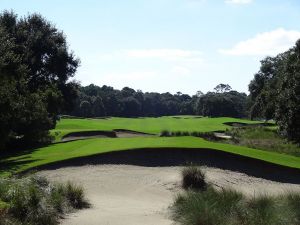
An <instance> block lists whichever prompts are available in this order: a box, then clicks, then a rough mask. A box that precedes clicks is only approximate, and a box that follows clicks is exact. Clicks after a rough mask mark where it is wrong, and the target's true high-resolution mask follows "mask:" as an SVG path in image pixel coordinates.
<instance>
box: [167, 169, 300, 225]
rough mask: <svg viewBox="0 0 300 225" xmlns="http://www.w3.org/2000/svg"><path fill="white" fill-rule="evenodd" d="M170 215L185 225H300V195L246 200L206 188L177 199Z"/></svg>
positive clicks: (233, 193)
mask: <svg viewBox="0 0 300 225" xmlns="http://www.w3.org/2000/svg"><path fill="white" fill-rule="evenodd" d="M185 170H186V169H185ZM197 171H198V173H199V171H201V170H200V169H199V168H198V170H197ZM183 179H184V177H183ZM204 180H205V177H204ZM171 211H172V218H173V219H174V220H175V221H176V222H178V223H179V224H182V225H300V193H287V194H285V195H281V196H278V197H272V196H258V197H251V198H247V197H245V196H244V195H243V194H242V193H240V192H237V191H235V190H233V189H221V190H217V189H215V188H214V187H212V186H211V185H209V184H207V188H206V189H205V190H196V189H188V191H186V192H185V193H183V194H180V195H178V196H177V197H176V199H175V202H174V204H173V206H172V207H171Z"/></svg>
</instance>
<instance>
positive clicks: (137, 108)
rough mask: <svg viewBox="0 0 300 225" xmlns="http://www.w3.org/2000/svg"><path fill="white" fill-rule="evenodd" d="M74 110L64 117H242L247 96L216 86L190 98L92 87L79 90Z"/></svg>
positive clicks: (188, 96) (181, 95)
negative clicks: (210, 90) (212, 89)
mask: <svg viewBox="0 0 300 225" xmlns="http://www.w3.org/2000/svg"><path fill="white" fill-rule="evenodd" d="M75 102H76V103H75V107H74V109H73V110H72V111H70V112H68V114H70V115H72V116H81V117H103V116H120V117H139V116H143V117H145V116H152V117H157V116H167V115H202V116H230V117H246V115H247V113H246V110H247V107H246V105H247V95H246V94H245V93H239V92H237V91H233V90H231V87H230V86H229V85H228V84H219V85H218V86H216V88H215V89H214V91H212V92H208V93H206V94H203V93H202V92H201V91H198V93H197V94H195V95H193V96H190V95H188V94H183V93H181V92H177V93H176V94H171V93H169V92H166V93H157V92H145V93H144V92H142V91H141V90H137V91H136V90H134V89H132V88H129V87H124V88H123V89H122V90H117V89H114V88H113V87H109V86H106V85H104V86H102V87H99V86H96V85H94V84H91V85H88V86H85V87H80V88H79V94H78V97H77V99H76V101H75Z"/></svg>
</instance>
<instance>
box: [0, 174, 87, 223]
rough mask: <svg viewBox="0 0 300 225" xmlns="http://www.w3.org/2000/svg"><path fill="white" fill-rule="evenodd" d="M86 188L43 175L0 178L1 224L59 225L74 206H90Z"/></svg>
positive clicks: (76, 207)
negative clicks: (51, 181)
mask: <svg viewBox="0 0 300 225" xmlns="http://www.w3.org/2000/svg"><path fill="white" fill-rule="evenodd" d="M88 206H89V204H88V202H87V201H86V200H85V197H84V192H83V189H82V188H81V187H79V186H76V185H74V184H71V183H68V184H66V185H64V184H51V183H50V182H48V181H47V180H46V179H45V178H43V177H38V176H30V177H25V178H7V179H4V178H1V179H0V225H9V224H15V225H41V224H43V225H56V224H58V219H59V218H60V217H61V216H62V215H63V214H64V213H67V212H70V211H73V210H74V209H80V208H84V207H88Z"/></svg>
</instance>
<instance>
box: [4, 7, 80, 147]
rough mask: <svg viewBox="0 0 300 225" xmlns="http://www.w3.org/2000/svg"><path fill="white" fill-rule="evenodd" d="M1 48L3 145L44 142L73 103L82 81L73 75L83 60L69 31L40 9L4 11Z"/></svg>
mask: <svg viewBox="0 0 300 225" xmlns="http://www.w3.org/2000/svg"><path fill="white" fill-rule="evenodd" d="M0 52H1V54H0V110H1V116H0V123H1V128H0V134H1V136H2V138H1V139H0V142H1V143H0V145H1V148H4V147H5V146H6V145H7V144H9V143H15V142H20V141H22V142H24V141H25V142H29V141H30V142H39V141H41V140H43V139H44V138H45V137H46V136H47V133H48V130H49V129H51V128H53V127H54V126H55V122H56V119H57V115H58V114H59V113H62V112H63V111H65V110H70V108H71V107H72V102H73V99H75V98H76V95H77V92H76V89H77V86H78V85H77V83H76V82H72V81H70V78H71V77H73V76H74V74H75V72H76V69H77V67H78V65H79V60H78V59H77V58H76V57H75V56H74V54H73V53H72V52H70V51H69V49H68V45H67V42H66V38H65V36H64V34H63V32H61V31H59V30H57V28H56V27H55V26H54V25H52V24H51V23H50V22H48V21H47V20H46V19H44V18H43V17H42V16H41V15H39V14H31V15H28V16H26V17H22V18H18V16H17V15H16V14H15V13H14V12H8V11H4V12H3V13H1V14H0Z"/></svg>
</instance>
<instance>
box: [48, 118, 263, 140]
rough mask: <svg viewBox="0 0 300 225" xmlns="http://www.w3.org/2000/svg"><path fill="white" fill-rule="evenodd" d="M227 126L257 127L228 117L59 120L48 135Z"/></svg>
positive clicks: (201, 128) (199, 130) (200, 130)
mask: <svg viewBox="0 0 300 225" xmlns="http://www.w3.org/2000/svg"><path fill="white" fill-rule="evenodd" d="M228 122H237V123H238V122H240V123H250V124H254V123H258V122H257V121H250V120H243V119H235V118H229V117H219V118H208V117H199V116H176V117H172V116H164V117H158V118H153V117H144V118H119V117H110V118H105V119H103V118H102V119H61V120H60V121H59V122H58V123H57V126H56V128H55V129H54V130H52V131H51V134H52V135H53V136H54V137H55V140H56V141H60V140H61V138H62V137H63V136H64V135H66V134H68V133H71V132H78V131H93V130H102V131H112V130H114V129H125V130H133V131H138V132H143V133H149V134H159V133H160V132H161V131H162V130H170V131H188V132H192V131H197V132H211V131H218V130H224V131H225V130H226V128H229V126H227V125H225V124H223V123H228Z"/></svg>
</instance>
